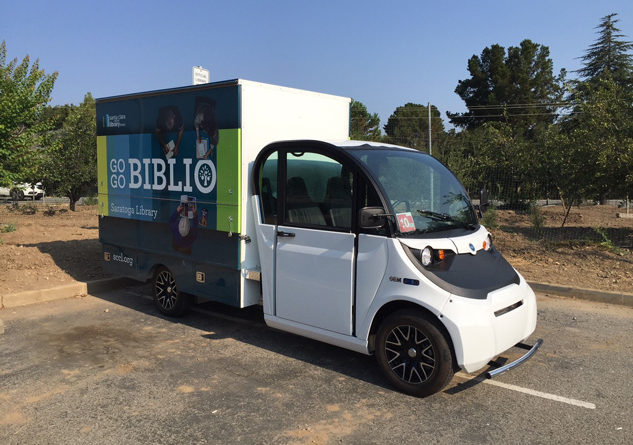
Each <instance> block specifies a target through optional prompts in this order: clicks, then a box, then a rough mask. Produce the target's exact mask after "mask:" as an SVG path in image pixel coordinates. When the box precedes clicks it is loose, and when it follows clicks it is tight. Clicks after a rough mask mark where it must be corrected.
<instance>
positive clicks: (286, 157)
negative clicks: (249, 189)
mask: <svg viewBox="0 0 633 445" xmlns="http://www.w3.org/2000/svg"><path fill="white" fill-rule="evenodd" d="M278 162H279V169H278V172H277V174H278V176H277V178H276V179H277V180H276V181H274V182H276V187H275V188H276V189H277V196H276V198H275V203H274V204H273V205H269V206H266V205H264V206H263V207H264V213H265V212H266V210H265V209H266V207H268V208H272V207H275V208H276V209H277V211H278V215H277V217H276V218H275V220H276V222H278V225H277V227H276V230H275V234H276V241H275V252H274V258H275V260H274V276H275V280H274V285H273V286H274V312H275V316H277V317H279V318H282V319H285V320H289V321H292V322H296V323H300V324H302V325H307V326H311V327H315V328H319V329H326V330H328V331H332V332H336V333H339V334H345V335H352V305H353V292H354V286H353V280H354V261H355V252H354V248H355V235H354V234H353V233H352V215H353V209H352V207H353V202H354V201H353V197H352V196H353V185H354V175H353V173H352V171H351V169H350V168H348V166H346V165H345V163H344V162H341V161H339V160H337V159H335V157H334V156H331V155H328V154H327V153H324V152H323V150H315V149H310V148H309V147H304V146H301V145H298V146H292V147H286V149H285V150H283V151H281V150H280V151H279V153H278ZM264 175H265V171H264ZM262 182H263V183H271V184H272V183H273V178H266V177H262ZM272 194H273V192H271V195H272ZM264 216H265V215H264Z"/></svg>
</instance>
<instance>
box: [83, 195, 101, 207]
mask: <svg viewBox="0 0 633 445" xmlns="http://www.w3.org/2000/svg"><path fill="white" fill-rule="evenodd" d="M98 202H99V200H98V199H97V197H96V196H88V197H87V198H84V199H83V201H82V203H83V205H85V206H96V205H97V203H98Z"/></svg>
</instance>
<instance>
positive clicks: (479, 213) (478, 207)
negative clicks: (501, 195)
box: [473, 204, 485, 219]
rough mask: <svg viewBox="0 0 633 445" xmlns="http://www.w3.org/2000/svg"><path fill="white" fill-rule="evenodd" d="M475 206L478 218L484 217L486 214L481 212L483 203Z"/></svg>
mask: <svg viewBox="0 0 633 445" xmlns="http://www.w3.org/2000/svg"><path fill="white" fill-rule="evenodd" d="M473 207H474V208H475V213H476V214H477V219H481V218H483V217H484V216H483V215H482V213H481V205H479V204H475V205H474V206H473ZM484 212H485V210H484Z"/></svg>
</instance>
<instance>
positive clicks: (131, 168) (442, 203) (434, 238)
mask: <svg viewBox="0 0 633 445" xmlns="http://www.w3.org/2000/svg"><path fill="white" fill-rule="evenodd" d="M350 101H351V100H350V99H349V98H347V97H340V96H332V95H328V94H321V93H315V92H311V91H303V90H297V89H293V88H285V87H279V86H275V85H268V84H262V83H257V82H251V81H247V80H243V79H235V80H232V81H225V82H217V83H213V84H206V85H201V86H193V87H184V88H176V89H171V90H160V91H155V92H146V93H135V94H131V95H124V96H117V97H111V98H104V99H99V100H98V101H97V135H98V136H97V152H98V156H97V158H98V163H97V164H98V178H99V179H98V191H99V212H100V224H99V227H100V241H101V242H102V244H103V253H104V267H105V268H106V270H108V272H110V273H114V274H120V275H124V276H129V277H131V278H136V279H140V280H147V279H153V280H154V291H155V302H156V305H157V308H158V310H159V311H161V312H162V313H164V314H166V315H174V316H175V315H179V314H181V313H182V312H184V308H185V307H186V304H187V301H188V299H187V298H185V297H183V296H182V295H183V294H185V293H186V294H193V295H194V296H195V297H196V298H197V299H198V301H205V300H213V301H218V302H222V303H225V304H230V305H233V306H237V307H247V306H252V305H256V304H262V306H263V313H264V318H265V320H266V323H267V324H268V325H269V326H272V327H275V328H278V329H281V330H284V331H289V332H293V333H295V334H299V335H303V336H306V337H310V338H313V339H317V340H321V341H324V342H326V343H330V344H333V345H337V346H340V347H343V348H347V349H351V350H354V351H357V352H361V353H364V354H372V353H375V354H376V357H377V359H378V364H379V366H381V367H382V368H383V371H384V372H385V373H386V375H387V378H388V379H391V381H392V383H393V384H394V385H395V386H396V387H398V388H400V389H401V390H403V391H405V392H408V393H411V394H415V395H428V394H432V393H433V392H436V391H439V390H440V389H441V387H443V386H444V385H446V384H447V383H448V381H450V378H451V377H452V375H453V374H452V373H453V371H454V368H456V367H457V366H459V367H461V368H463V369H465V370H466V371H468V372H474V371H476V370H478V369H480V368H482V367H483V366H485V365H486V363H488V362H489V361H490V360H491V359H493V358H494V357H495V356H496V355H498V354H500V353H502V352H503V351H505V350H507V349H508V348H510V347H512V346H514V345H516V344H518V343H520V342H521V341H522V340H524V339H526V338H527V337H529V336H530V335H531V334H532V332H534V329H535V326H536V303H535V297H534V293H533V292H532V290H531V289H530V288H529V286H528V285H527V284H526V282H525V280H524V279H523V278H522V277H521V276H520V275H519V274H518V272H516V270H514V269H513V268H512V267H511V266H510V265H509V264H508V263H507V262H506V261H505V260H504V259H503V257H502V256H501V255H500V254H499V253H498V252H497V251H496V249H495V248H494V246H492V242H491V238H490V234H489V233H488V231H487V230H486V229H485V228H484V227H483V226H480V225H479V223H478V221H477V217H476V214H475V210H474V208H473V206H472V205H471V203H470V200H469V198H468V196H467V194H466V191H465V190H464V189H463V186H462V185H461V184H460V183H459V181H458V180H457V178H455V176H454V175H453V174H452V173H451V172H450V171H449V170H448V169H447V168H446V167H445V166H443V165H442V164H441V163H440V162H439V161H437V160H435V159H434V158H432V157H431V156H429V155H426V154H424V153H421V152H419V151H417V150H412V149H409V148H405V147H398V146H394V145H389V144H379V143H369V142H363V141H349V140H348V135H349V127H350V125H349V124H350V120H349V110H350ZM211 104H213V105H211ZM202 105H204V106H205V107H206V108H205V107H202ZM199 107H201V108H199ZM179 110H181V111H182V112H181V111H179ZM194 110H196V112H195V113H194ZM198 110H203V111H200V112H198ZM204 110H207V111H206V112H207V113H211V112H213V116H214V118H213V119H215V118H216V117H217V121H214V122H216V124H217V128H215V130H214V129H213V128H211V127H212V125H211V124H210V123H209V122H207V124H209V125H208V126H207V127H206V128H207V129H206V130H204V132H205V133H206V136H205V138H204V139H201V137H200V131H201V130H200V128H199V124H200V116H202V117H204V113H203V112H204ZM200 113H203V114H200ZM167 117H169V119H167ZM163 120H164V122H163ZM209 121H212V120H211V119H210V120H209ZM168 122H169V126H167V123H168ZM176 122H181V124H178V125H176ZM177 128H179V130H178V133H177V132H176V131H175V130H176V129H177ZM170 132H171V133H170ZM163 133H164V134H171V136H169V137H167V138H166V139H165V140H164V141H163V140H162V135H163ZM169 139H172V140H171V141H170V144H171V145H172V148H173V143H174V141H177V142H178V143H180V144H181V145H180V150H179V152H178V154H176V153H175V150H174V151H173V152H171V151H170V152H169V153H170V155H169V156H167V154H168V152H167V151H166V149H167V145H165V144H166V143H167V141H169ZM211 140H214V141H215V142H214V144H217V146H216V147H215V149H214V150H212V151H209V152H207V154H205V155H204V159H200V158H199V157H196V159H194V154H195V153H198V146H199V144H202V145H203V146H204V145H205V143H206V142H203V141H211ZM326 140H329V141H338V142H324V141H326ZM203 148H204V147H203ZM203 151H204V150H203ZM209 154H210V157H209V158H208V159H207V158H206V156H207V155H209ZM195 156H199V155H195ZM141 165H142V166H143V169H142V170H141ZM150 166H152V167H151V168H150ZM190 166H191V168H189V167H190ZM194 166H195V167H194ZM211 167H212V168H211ZM161 168H162V170H161ZM199 168H200V170H199ZM202 168H205V169H207V170H208V171H207V173H208V177H207V179H209V178H211V177H213V178H214V179H213V181H211V183H210V184H211V185H208V184H207V183H206V182H205V183H204V187H202V186H200V185H199V184H198V182H199V181H200V175H199V172H200V171H202ZM192 172H193V175H191V173H192ZM141 173H142V174H141ZM191 176H193V182H194V184H195V185H196V187H193V188H192V187H191V180H192V179H191ZM207 179H205V181H206V180H207ZM141 183H143V185H142V186H141ZM167 184H169V186H168V185H167ZM184 192H187V193H188V194H189V195H191V196H188V195H184V196H183V195H182V193H184ZM183 199H184V201H183ZM183 202H185V203H186V206H185V207H183ZM189 203H193V204H192V208H193V209H194V210H191V211H190V210H187V211H184V210H183V209H184V208H186V209H188V208H189V207H188V206H189V205H190V204H189ZM195 209H198V210H197V211H200V214H201V215H204V219H202V217H201V218H200V219H199V220H198V219H197V218H198V217H196V216H195V212H196V210H195ZM185 215H186V216H185ZM207 217H208V218H207ZM178 218H180V221H181V222H182V221H183V220H185V219H186V220H187V221H185V222H188V224H185V225H184V226H182V227H181V226H180V222H178ZM189 220H191V221H190V222H189ZM183 227H184V228H183ZM196 227H197V228H199V230H198V229H196V231H194V229H193V228H196ZM181 229H182V230H181ZM190 229H191V232H190ZM537 343H538V342H537ZM538 344H540V343H538ZM538 344H537V345H536V346H535V347H534V348H532V351H531V352H530V353H529V354H528V355H526V356H524V358H522V359H521V360H524V359H525V358H526V357H527V358H529V356H530V355H531V354H532V353H533V352H534V351H535V350H536V348H538ZM515 363H516V362H515ZM512 366H516V364H512Z"/></svg>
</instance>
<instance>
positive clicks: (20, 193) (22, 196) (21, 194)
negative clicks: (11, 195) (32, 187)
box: [18, 190, 24, 201]
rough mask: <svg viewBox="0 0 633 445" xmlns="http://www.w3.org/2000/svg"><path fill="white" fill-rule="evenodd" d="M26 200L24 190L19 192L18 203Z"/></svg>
mask: <svg viewBox="0 0 633 445" xmlns="http://www.w3.org/2000/svg"><path fill="white" fill-rule="evenodd" d="M23 199H24V192H23V191H22V190H18V201H22V200H23Z"/></svg>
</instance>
